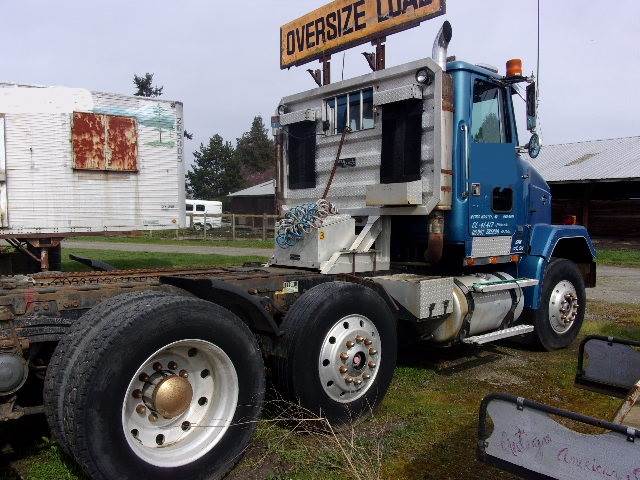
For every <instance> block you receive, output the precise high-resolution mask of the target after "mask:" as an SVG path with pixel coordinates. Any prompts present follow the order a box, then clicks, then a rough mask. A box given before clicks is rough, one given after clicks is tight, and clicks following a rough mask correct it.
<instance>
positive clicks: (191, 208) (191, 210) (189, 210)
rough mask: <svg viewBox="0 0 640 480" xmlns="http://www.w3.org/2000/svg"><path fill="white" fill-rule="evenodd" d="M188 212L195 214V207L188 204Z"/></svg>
mask: <svg viewBox="0 0 640 480" xmlns="http://www.w3.org/2000/svg"><path fill="white" fill-rule="evenodd" d="M187 212H193V205H191V204H190V203H187Z"/></svg>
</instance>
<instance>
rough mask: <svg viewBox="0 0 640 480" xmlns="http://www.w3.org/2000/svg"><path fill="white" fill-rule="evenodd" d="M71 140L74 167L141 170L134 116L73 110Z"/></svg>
mask: <svg viewBox="0 0 640 480" xmlns="http://www.w3.org/2000/svg"><path fill="white" fill-rule="evenodd" d="M71 143H72V146H73V168H74V169H75V170H96V171H107V172H137V171H138V126H137V122H136V119H135V118H131V117H121V116H114V115H100V114H96V113H83V112H74V114H73V123H72V125H71Z"/></svg>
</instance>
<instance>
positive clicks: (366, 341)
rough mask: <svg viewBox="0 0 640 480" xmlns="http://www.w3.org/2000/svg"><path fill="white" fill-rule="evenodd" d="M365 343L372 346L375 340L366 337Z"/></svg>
mask: <svg viewBox="0 0 640 480" xmlns="http://www.w3.org/2000/svg"><path fill="white" fill-rule="evenodd" d="M364 344H365V346H367V347H370V346H371V345H373V342H372V341H371V340H369V339H368V338H367V339H365V341H364Z"/></svg>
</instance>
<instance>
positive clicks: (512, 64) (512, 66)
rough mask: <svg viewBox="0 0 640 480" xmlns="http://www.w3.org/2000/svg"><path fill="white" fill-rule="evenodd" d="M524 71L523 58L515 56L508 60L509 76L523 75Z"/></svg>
mask: <svg viewBox="0 0 640 480" xmlns="http://www.w3.org/2000/svg"><path fill="white" fill-rule="evenodd" d="M523 71H524V69H523V67H522V60H521V59H519V58H514V59H513V60H509V61H508V62H507V77H521V76H522V72H523Z"/></svg>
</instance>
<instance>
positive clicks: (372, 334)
mask: <svg viewBox="0 0 640 480" xmlns="http://www.w3.org/2000/svg"><path fill="white" fill-rule="evenodd" d="M381 355H382V344H381V340H380V335H379V334H378V329H377V328H376V326H375V325H374V323H373V322H372V321H371V320H369V319H368V318H367V317H365V316H362V315H348V316H346V317H344V318H342V319H340V320H339V321H338V322H336V323H335V325H333V327H331V328H330V329H329V332H328V333H327V335H326V336H325V338H324V340H323V342H322V348H321V349H320V357H319V359H318V371H319V373H320V382H321V384H322V388H323V390H324V392H325V393H326V394H327V395H328V396H329V398H331V399H332V400H334V401H336V402H339V403H350V402H353V401H355V400H357V399H359V398H361V397H362V396H363V395H365V394H366V393H367V392H368V391H369V389H370V388H371V386H372V385H373V383H374V381H375V379H376V377H377V375H378V370H379V365H380V358H381Z"/></svg>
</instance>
